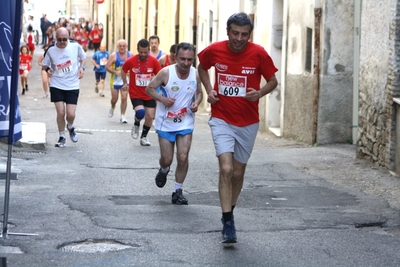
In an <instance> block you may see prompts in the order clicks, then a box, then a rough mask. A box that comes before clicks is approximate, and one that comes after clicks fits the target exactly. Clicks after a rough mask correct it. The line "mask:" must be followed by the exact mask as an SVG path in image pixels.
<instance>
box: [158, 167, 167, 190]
mask: <svg viewBox="0 0 400 267" xmlns="http://www.w3.org/2000/svg"><path fill="white" fill-rule="evenodd" d="M168 173H169V169H168V171H167V172H166V173H163V172H162V170H161V168H160V169H159V170H158V173H157V175H156V185H157V186H158V187H159V188H162V187H164V185H165V184H166V183H167V175H168Z"/></svg>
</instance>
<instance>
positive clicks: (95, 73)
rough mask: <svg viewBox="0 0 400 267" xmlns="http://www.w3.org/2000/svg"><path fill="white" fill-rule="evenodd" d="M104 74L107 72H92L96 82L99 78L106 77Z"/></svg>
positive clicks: (103, 78)
mask: <svg viewBox="0 0 400 267" xmlns="http://www.w3.org/2000/svg"><path fill="white" fill-rule="evenodd" d="M106 74H107V72H96V71H95V72H94V75H95V77H96V82H100V80H105V79H106Z"/></svg>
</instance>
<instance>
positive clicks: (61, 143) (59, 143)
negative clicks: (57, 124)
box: [55, 136, 67, 147]
mask: <svg viewBox="0 0 400 267" xmlns="http://www.w3.org/2000/svg"><path fill="white" fill-rule="evenodd" d="M66 142H67V140H66V139H65V137H62V136H60V138H59V139H58V141H57V143H56V144H55V147H65V143H66Z"/></svg>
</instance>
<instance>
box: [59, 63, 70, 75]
mask: <svg viewBox="0 0 400 267" xmlns="http://www.w3.org/2000/svg"><path fill="white" fill-rule="evenodd" d="M56 70H57V72H58V74H60V76H63V75H65V74H67V73H69V72H71V71H72V62H71V60H68V61H65V62H62V63H60V64H57V65H56Z"/></svg>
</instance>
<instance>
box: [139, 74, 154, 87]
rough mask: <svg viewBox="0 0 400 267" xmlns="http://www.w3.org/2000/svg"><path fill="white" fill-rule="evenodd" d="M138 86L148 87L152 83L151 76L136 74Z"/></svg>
mask: <svg viewBox="0 0 400 267" xmlns="http://www.w3.org/2000/svg"><path fill="white" fill-rule="evenodd" d="M135 77H136V79H135V80H136V86H147V85H149V83H150V81H151V74H136V76H135Z"/></svg>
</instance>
